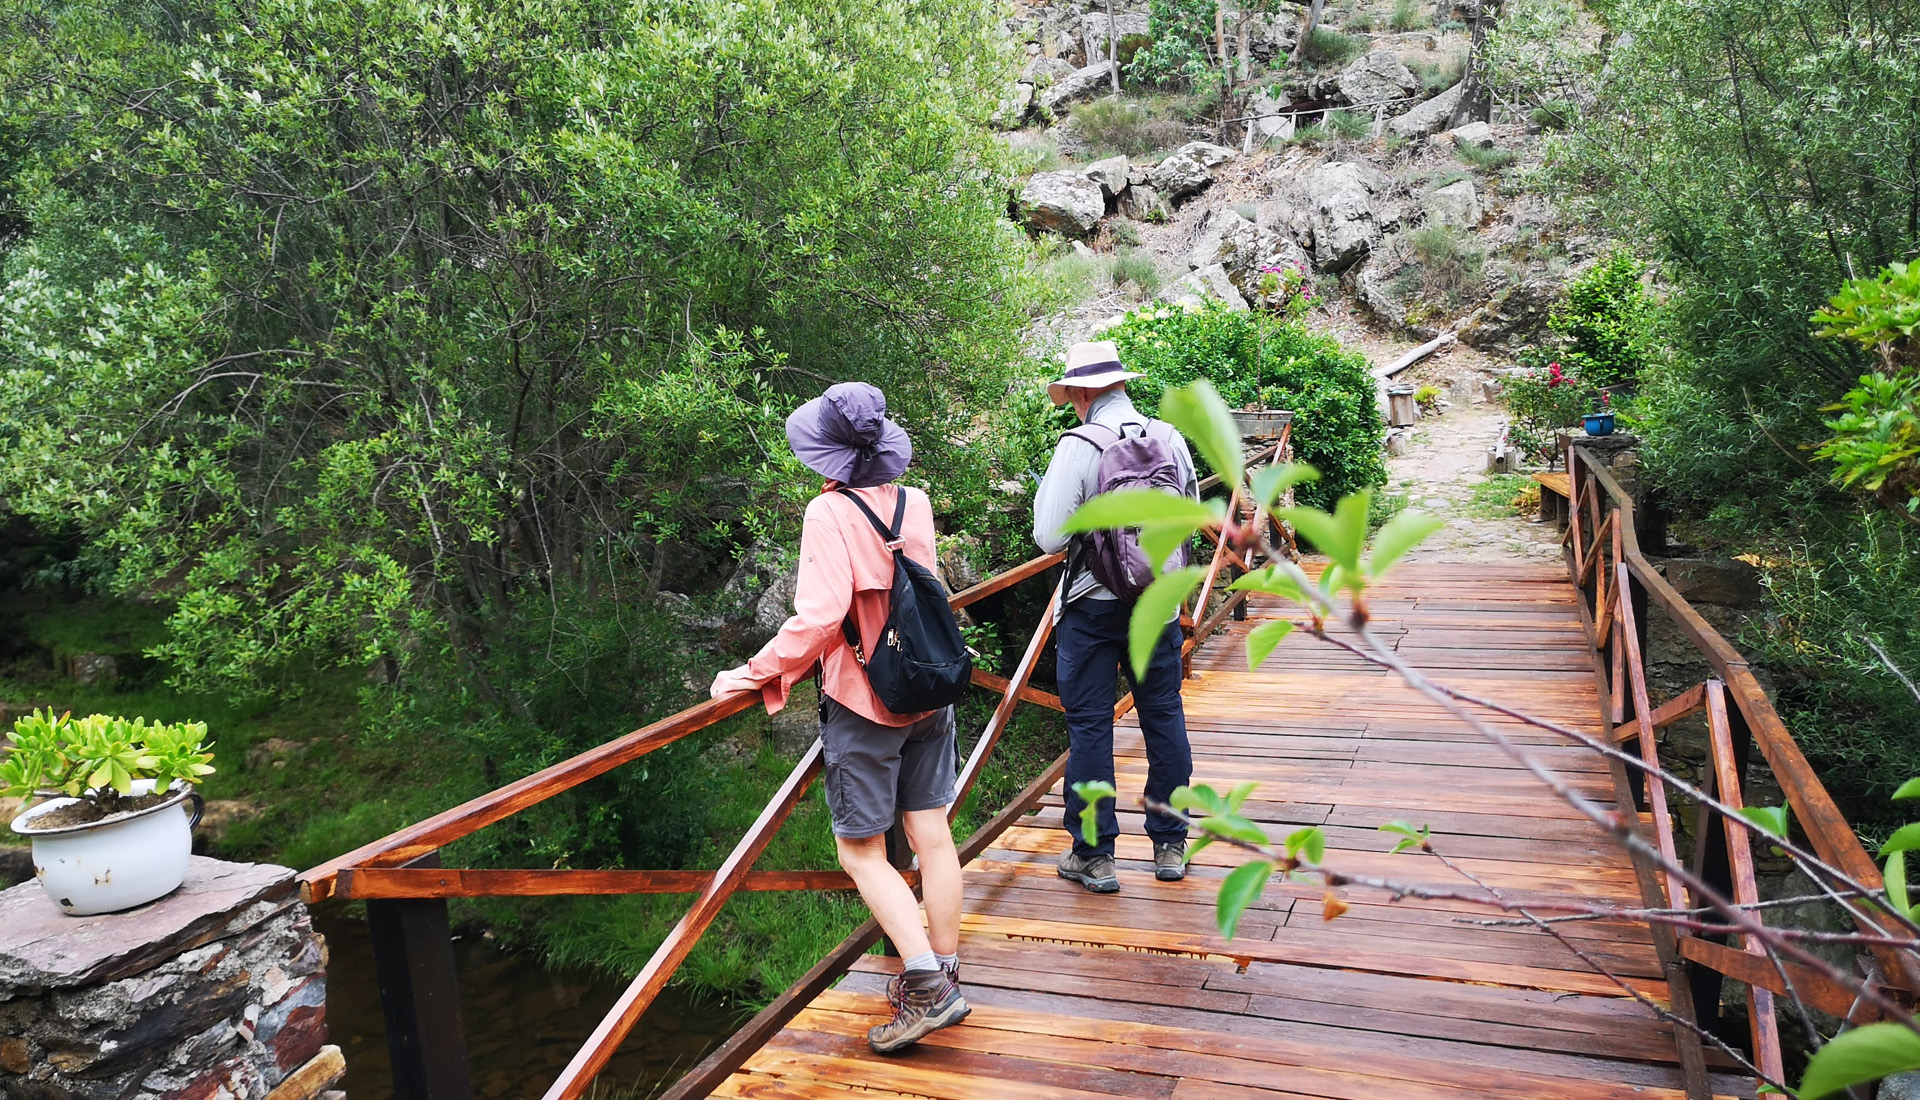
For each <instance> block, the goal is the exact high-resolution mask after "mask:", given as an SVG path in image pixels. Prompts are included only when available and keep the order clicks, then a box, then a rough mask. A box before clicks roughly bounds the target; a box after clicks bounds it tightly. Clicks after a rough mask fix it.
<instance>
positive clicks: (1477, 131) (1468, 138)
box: [1448, 122, 1493, 149]
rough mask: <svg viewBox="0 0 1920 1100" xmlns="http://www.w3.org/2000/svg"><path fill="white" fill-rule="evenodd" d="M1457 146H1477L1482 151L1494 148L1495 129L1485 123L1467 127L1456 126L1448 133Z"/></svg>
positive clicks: (1470, 124) (1473, 123)
mask: <svg viewBox="0 0 1920 1100" xmlns="http://www.w3.org/2000/svg"><path fill="white" fill-rule="evenodd" d="M1448 136H1450V137H1452V138H1453V143H1454V144H1455V145H1477V146H1479V147H1480V148H1482V149H1491V148H1492V147H1493V127H1491V126H1489V125H1487V124H1486V123H1484V122H1469V123H1467V124H1466V125H1465V126H1455V127H1454V128H1453V129H1452V130H1449V131H1448Z"/></svg>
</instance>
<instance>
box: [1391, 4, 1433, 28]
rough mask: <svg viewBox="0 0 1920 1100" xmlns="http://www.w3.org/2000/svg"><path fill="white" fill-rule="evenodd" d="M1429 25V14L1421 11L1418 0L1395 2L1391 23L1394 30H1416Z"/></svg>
mask: <svg viewBox="0 0 1920 1100" xmlns="http://www.w3.org/2000/svg"><path fill="white" fill-rule="evenodd" d="M1427 23H1428V19H1427V14H1426V13H1425V12H1423V11H1421V10H1420V5H1419V4H1418V3H1417V2H1416V0H1394V4H1393V18H1392V20H1391V21H1390V23H1389V25H1390V26H1392V27H1393V29H1394V30H1396V31H1410V30H1415V29H1417V28H1419V27H1424V26H1426V25H1427Z"/></svg>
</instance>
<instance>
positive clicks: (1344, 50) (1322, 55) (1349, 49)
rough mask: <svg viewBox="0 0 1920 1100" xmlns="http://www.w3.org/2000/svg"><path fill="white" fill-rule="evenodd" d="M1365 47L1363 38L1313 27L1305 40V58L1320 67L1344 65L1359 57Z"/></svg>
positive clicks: (1365, 42)
mask: <svg viewBox="0 0 1920 1100" xmlns="http://www.w3.org/2000/svg"><path fill="white" fill-rule="evenodd" d="M1366 47H1367V41H1366V39H1364V38H1355V37H1354V36H1353V35H1350V34H1341V33H1340V32H1339V31H1336V30H1334V29H1333V28H1332V27H1315V28H1313V34H1311V35H1309V36H1308V38H1307V48H1306V51H1305V56H1306V59H1307V60H1308V61H1312V62H1315V63H1317V64H1321V65H1345V64H1346V63H1347V62H1349V61H1352V60H1353V59H1354V58H1356V57H1358V56H1360V53H1361V51H1362V50H1365V49H1366Z"/></svg>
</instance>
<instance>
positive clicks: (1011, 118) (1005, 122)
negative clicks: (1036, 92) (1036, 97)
mask: <svg viewBox="0 0 1920 1100" xmlns="http://www.w3.org/2000/svg"><path fill="white" fill-rule="evenodd" d="M1032 110H1033V85H1031V84H1015V85H1013V86H1012V87H1011V88H1008V89H1007V91H1006V94H1005V95H1003V96H1002V97H1001V98H1000V105H999V106H998V107H995V108H994V110H993V117H992V118H991V119H990V120H989V121H990V122H991V123H992V124H993V125H994V126H995V127H996V128H998V129H1001V130H1015V129H1018V128H1019V127H1020V126H1021V124H1023V123H1025V122H1026V121H1027V115H1028V114H1029V113H1030V112H1031V111H1032Z"/></svg>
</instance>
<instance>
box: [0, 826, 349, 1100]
mask: <svg viewBox="0 0 1920 1100" xmlns="http://www.w3.org/2000/svg"><path fill="white" fill-rule="evenodd" d="M326 965H327V949H326V942H325V941H324V940H323V939H322V938H321V937H320V936H319V935H318V934H317V933H316V932H314V930H313V925H312V923H311V921H310V920H309V919H308V916H307V910H306V907H305V906H303V905H302V904H301V903H300V900H299V897H298V895H297V893H296V892H295V885H294V879H293V872H292V871H290V870H288V869H287V868H285V867H274V866H270V865H266V864H245V863H226V862H222V861H220V860H214V859H206V858H203V857H198V856H196V857H194V859H193V861H192V864H191V865H190V867H189V869H188V872H187V881H186V884H185V885H183V886H182V887H181V888H180V889H179V890H177V891H175V892H174V893H172V894H169V895H168V896H167V897H164V898H162V899H160V900H159V901H156V902H153V903H151V904H149V905H145V906H142V907H140V908H138V909H134V910H132V911H129V912H126V913H111V914H103V915H100V916H94V917H69V916H66V915H65V914H63V913H61V912H60V910H59V909H58V908H57V907H56V906H55V905H54V904H53V902H52V901H51V900H50V899H48V898H47V896H46V893H45V892H44V891H43V890H42V889H41V888H40V885H39V884H38V883H37V882H25V883H22V884H20V885H18V886H15V887H13V888H12V889H10V890H7V891H5V892H4V893H0V1100H316V1098H320V1097H325V1096H328V1095H329V1093H328V1090H329V1089H331V1088H332V1086H333V1085H334V1083H335V1082H337V1081H338V1080H339V1078H340V1076H341V1075H342V1073H343V1072H344V1071H345V1063H344V1062H343V1061H342V1059H341V1055H340V1050H339V1048H338V1047H334V1046H329V1045H328V1044H327V1027H326ZM333 1095H334V1096H335V1097H336V1098H337V1096H338V1094H333Z"/></svg>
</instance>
